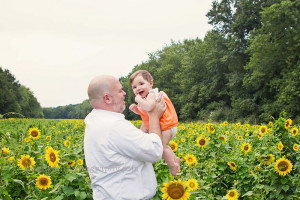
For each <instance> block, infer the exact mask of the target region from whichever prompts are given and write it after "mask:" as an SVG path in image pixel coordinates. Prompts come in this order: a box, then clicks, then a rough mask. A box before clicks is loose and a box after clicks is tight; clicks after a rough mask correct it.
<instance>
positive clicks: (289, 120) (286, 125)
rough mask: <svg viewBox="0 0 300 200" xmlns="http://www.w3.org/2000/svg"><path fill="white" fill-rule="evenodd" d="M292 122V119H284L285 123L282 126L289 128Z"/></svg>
mask: <svg viewBox="0 0 300 200" xmlns="http://www.w3.org/2000/svg"><path fill="white" fill-rule="evenodd" d="M292 122H293V121H292V120H291V119H288V120H286V121H285V123H284V128H285V129H289V128H290V126H291V125H292Z"/></svg>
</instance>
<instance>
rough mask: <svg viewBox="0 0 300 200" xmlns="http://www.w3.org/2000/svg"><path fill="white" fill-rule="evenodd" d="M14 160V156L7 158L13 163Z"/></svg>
mask: <svg viewBox="0 0 300 200" xmlns="http://www.w3.org/2000/svg"><path fill="white" fill-rule="evenodd" d="M14 159H15V157H14V156H11V157H8V158H7V160H9V161H12V160H14Z"/></svg>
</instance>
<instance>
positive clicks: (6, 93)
mask: <svg viewBox="0 0 300 200" xmlns="http://www.w3.org/2000/svg"><path fill="white" fill-rule="evenodd" d="M13 112H14V113H20V114H22V115H24V116H26V117H32V118H42V117H43V112H42V108H41V106H40V104H39V102H38V101H37V99H36V98H35V97H34V95H33V93H32V92H31V91H30V90H29V89H28V88H26V87H25V86H22V85H21V84H20V83H19V82H18V81H16V80H15V77H14V76H13V75H12V74H11V73H10V72H9V70H7V69H5V70H3V69H2V67H0V113H1V114H2V116H4V117H12V116H5V115H4V114H6V113H13Z"/></svg>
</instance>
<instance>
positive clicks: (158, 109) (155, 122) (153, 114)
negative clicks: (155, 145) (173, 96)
mask: <svg viewBox="0 0 300 200" xmlns="http://www.w3.org/2000/svg"><path fill="white" fill-rule="evenodd" d="M165 110H166V103H165V100H164V99H163V98H162V95H161V94H160V95H159V96H158V99H157V100H156V102H155V106H154V108H153V109H152V110H151V111H149V112H148V116H149V133H155V134H157V135H158V136H159V137H160V139H162V136H161V129H160V124H159V120H160V118H161V116H162V115H163V113H164V111H165Z"/></svg>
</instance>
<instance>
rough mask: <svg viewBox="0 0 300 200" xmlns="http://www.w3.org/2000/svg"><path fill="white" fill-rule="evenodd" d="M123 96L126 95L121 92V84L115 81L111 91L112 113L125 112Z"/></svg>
mask: <svg viewBox="0 0 300 200" xmlns="http://www.w3.org/2000/svg"><path fill="white" fill-rule="evenodd" d="M125 95H126V93H125V92H124V91H123V89H122V85H121V83H120V82H119V81H118V80H116V81H115V82H114V83H113V86H112V90H111V96H112V100H113V105H112V106H113V110H114V112H117V113H122V112H123V111H124V110H125V101H124V99H125Z"/></svg>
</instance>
